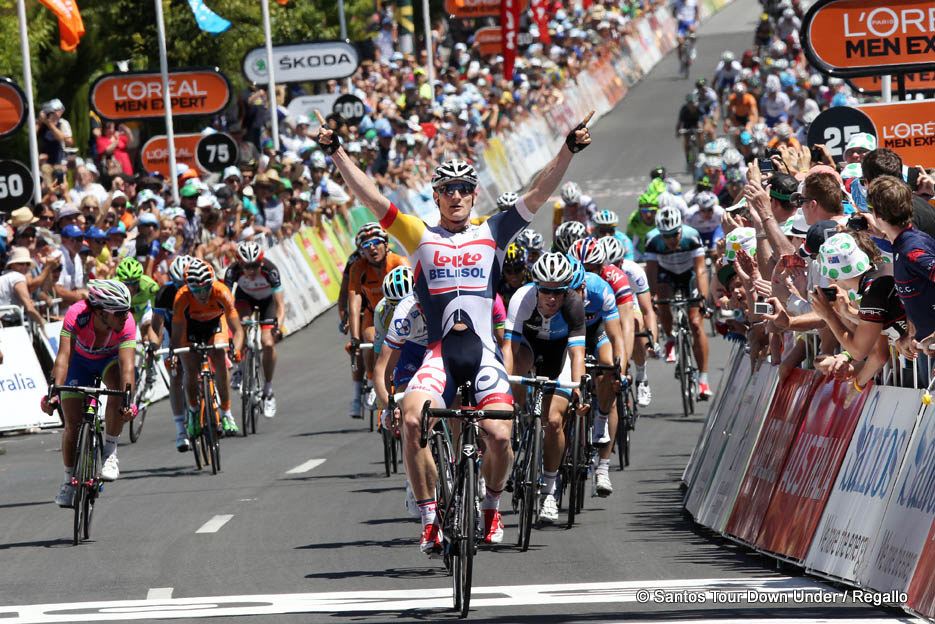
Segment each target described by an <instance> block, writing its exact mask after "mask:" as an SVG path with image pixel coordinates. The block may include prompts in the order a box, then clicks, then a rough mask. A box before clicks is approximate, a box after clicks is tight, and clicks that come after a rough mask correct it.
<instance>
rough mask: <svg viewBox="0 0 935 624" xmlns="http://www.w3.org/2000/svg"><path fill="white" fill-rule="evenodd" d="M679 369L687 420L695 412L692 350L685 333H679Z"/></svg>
mask: <svg viewBox="0 0 935 624" xmlns="http://www.w3.org/2000/svg"><path fill="white" fill-rule="evenodd" d="M677 340H678V344H677V345H676V347H677V348H678V367H679V385H680V386H681V392H682V413H683V415H684V416H685V418H688V417H689V416H691V415H692V413H693V412H694V411H695V410H694V405H693V400H692V378H691V374H692V372H691V348H690V346H689V344H688V341H687V340H686V339H685V333H684V332H683V331H679V333H678V339H677Z"/></svg>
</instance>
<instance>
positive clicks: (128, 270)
mask: <svg viewBox="0 0 935 624" xmlns="http://www.w3.org/2000/svg"><path fill="white" fill-rule="evenodd" d="M116 277H117V279H118V280H119V281H121V282H123V284H124V286H126V287H127V289H128V290H129V291H130V297H131V299H130V312H132V313H133V320H134V321H136V326H137V328H138V329H139V330H140V337H141V338H142V341H143V344H146V343H149V342H158V338H157V336H156V334H155V333H153V332H152V330H151V329H150V328H151V326H152V323H153V303H154V302H155V300H156V293H157V292H158V291H159V284H157V283H156V280H154V279H153V278H151V277H150V276H148V275H143V265H142V264H140V261H139V260H137V259H136V258H124V259H123V260H121V261H120V264H118V265H117V272H116Z"/></svg>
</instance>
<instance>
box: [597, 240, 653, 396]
mask: <svg viewBox="0 0 935 624" xmlns="http://www.w3.org/2000/svg"><path fill="white" fill-rule="evenodd" d="M600 242H601V244H602V245H603V246H604V262H605V263H606V264H608V265H613V266H615V267H617V268H619V269H621V270H622V271H623V272H624V273H625V274H626V276H627V280H628V281H629V282H630V292H632V293H633V296H634V297H636V304H635V305H634V306H633V323H632V327H633V330H634V331H635V332H642V331H643V330H644V329H648V330H649V331H650V333H651V334H652V336H653V343H654V344H656V345H657V348H658V340H657V339H658V334H659V329H658V326H657V323H656V311H655V310H654V309H653V302H652V295H651V294H650V292H649V281H648V280H647V279H646V272H645V271H644V270H643V267H641V266H640V265H639V264H637V263H636V262H634V261H633V260H627V259H625V258H624V256H623V245H621V244H620V241H618V240H617V239H616V238H613V237H610V236H605V237H604V238H602V239H600ZM624 331H626V327H624ZM648 346H649V343H648V341H647V340H646V338H643V337H640V339H639V341H634V346H633V348H632V349H631V350H630V357H631V358H632V359H633V364H634V373H635V374H634V375H633V382H634V383H635V384H636V402H637V404H638V405H639V406H640V407H647V406H648V405H649V404H650V402H652V399H653V394H652V391H651V390H650V387H649V377H648V375H647V374H646V355H647V353H649V354H651V355H655V352H653V351H648V350H647V347H648Z"/></svg>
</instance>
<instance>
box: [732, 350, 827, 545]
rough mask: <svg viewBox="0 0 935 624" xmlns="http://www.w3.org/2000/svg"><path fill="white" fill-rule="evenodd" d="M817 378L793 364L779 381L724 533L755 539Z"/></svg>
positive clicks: (748, 541)
mask: <svg viewBox="0 0 935 624" xmlns="http://www.w3.org/2000/svg"><path fill="white" fill-rule="evenodd" d="M819 379H821V377H820V376H819V375H818V373H816V372H814V371H807V370H802V369H800V368H796V369H794V370H793V371H792V372H791V373H789V376H788V377H786V378H785V380H783V381H782V382H781V383H780V384H779V388H778V390H777V391H776V394H775V396H774V397H773V402H772V404H771V405H770V407H769V412H768V413H767V415H766V420H765V421H764V423H763V427H762V430H761V431H760V436H759V439H758V440H757V442H756V447H755V448H754V449H753V455H752V456H751V458H750V463H749V466H748V467H747V472H746V474H745V475H744V478H743V483H741V485H740V491H739V492H738V493H737V498H736V500H735V501H734V508H733V509H732V510H731V514H730V519H729V520H728V522H727V526H726V527H725V528H724V532H725V533H727V534H728V535H732V536H734V537H736V538H738V539H740V540H743V541H745V542H747V543H751V544H752V543H753V542H754V541H755V540H756V536H757V534H758V533H759V531H760V525H761V524H762V522H763V517H764V516H765V515H766V510H767V509H768V508H769V502H770V499H771V498H772V496H773V489H774V488H775V486H776V482H777V481H778V480H779V475H781V474H782V469H783V466H784V465H785V463H786V455H787V454H788V452H789V447H790V446H791V445H792V440H793V439H795V432H796V430H797V429H798V427H799V422H800V421H801V420H802V415H803V414H804V413H805V409H806V407H807V406H808V402H809V397H810V396H811V394H812V389H813V388H814V386H815V384H816V383H817V381H818V380H819Z"/></svg>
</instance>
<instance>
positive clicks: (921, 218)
mask: <svg viewBox="0 0 935 624" xmlns="http://www.w3.org/2000/svg"><path fill="white" fill-rule="evenodd" d="M861 170H862V173H863V179H862V180H859V181H858V183H861V184H862V186H863V187H864V188H865V189H868V188H870V183H871V182H872V181H873V180H874V179H875V178H878V177H880V176H882V175H889V176H893V177H894V178H897V179H899V180H902V179H903V161H902V158H900V157H899V154H897V153H896V152H894V151H893V150H890V149H887V148H885V147H881V148H877V149H875V150H873V151H872V152H867V154H866V155H865V156H864V159H863V161H862V162H861ZM912 225H914V226H915V228H916V229H917V230H921V231H923V232H925V233H926V234H928V235H929V236H931V237H932V238H935V207H933V206H932V205H931V204H930V203H928V202H927V201H925V200H924V199H922V198H921V197H919V196H918V195H916V194H915V193H913V194H912Z"/></svg>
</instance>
